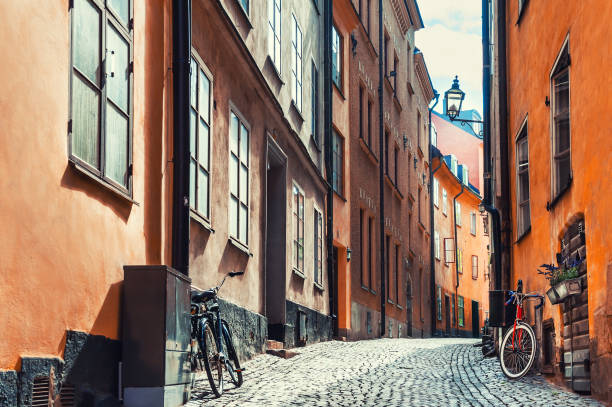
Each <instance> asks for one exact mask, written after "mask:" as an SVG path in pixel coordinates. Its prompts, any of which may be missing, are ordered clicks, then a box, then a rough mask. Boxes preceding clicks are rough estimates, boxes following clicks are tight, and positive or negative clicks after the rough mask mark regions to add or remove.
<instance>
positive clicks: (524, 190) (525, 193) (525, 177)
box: [519, 173, 529, 202]
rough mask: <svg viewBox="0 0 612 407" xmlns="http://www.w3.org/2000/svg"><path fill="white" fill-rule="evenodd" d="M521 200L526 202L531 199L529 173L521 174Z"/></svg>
mask: <svg viewBox="0 0 612 407" xmlns="http://www.w3.org/2000/svg"><path fill="white" fill-rule="evenodd" d="M519 194H520V195H519V201H520V202H525V201H527V200H528V199H529V174H528V173H525V174H521V175H520V176H519Z"/></svg>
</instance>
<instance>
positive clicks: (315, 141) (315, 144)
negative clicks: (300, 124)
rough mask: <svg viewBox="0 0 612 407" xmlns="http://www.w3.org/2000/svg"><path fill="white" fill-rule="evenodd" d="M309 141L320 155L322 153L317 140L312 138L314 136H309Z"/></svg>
mask: <svg viewBox="0 0 612 407" xmlns="http://www.w3.org/2000/svg"><path fill="white" fill-rule="evenodd" d="M310 140H311V141H312V144H314V146H315V148H316V149H317V151H318V152H319V153H320V152H321V151H322V150H321V145H320V144H319V140H318V139H317V138H316V137H315V136H314V134H311V135H310Z"/></svg>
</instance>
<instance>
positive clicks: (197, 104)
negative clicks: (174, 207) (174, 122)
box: [189, 57, 212, 220]
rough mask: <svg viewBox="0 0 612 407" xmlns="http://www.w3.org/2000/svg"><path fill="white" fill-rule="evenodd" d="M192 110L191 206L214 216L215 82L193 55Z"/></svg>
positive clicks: (204, 215)
mask: <svg viewBox="0 0 612 407" xmlns="http://www.w3.org/2000/svg"><path fill="white" fill-rule="evenodd" d="M189 98H190V101H191V108H190V109H189V120H190V123H189V134H190V136H189V152H190V156H191V160H190V164H189V206H190V207H191V209H192V210H193V211H195V212H196V213H197V214H198V215H200V216H201V217H203V218H204V219H206V220H208V219H209V218H210V201H209V196H210V132H211V129H210V127H211V112H210V106H211V100H212V81H211V79H210V76H209V74H208V71H204V69H203V64H201V63H199V59H198V60H196V58H195V57H192V58H191V79H190V97H189Z"/></svg>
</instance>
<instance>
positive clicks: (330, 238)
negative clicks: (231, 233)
mask: <svg viewBox="0 0 612 407" xmlns="http://www.w3.org/2000/svg"><path fill="white" fill-rule="evenodd" d="M332 18H333V0H325V10H324V17H323V19H324V20H323V21H324V24H323V25H324V33H323V40H324V41H325V44H324V51H323V66H324V67H325V68H324V70H323V82H324V100H323V109H324V117H323V120H324V122H325V123H324V127H325V128H324V133H325V134H324V136H325V172H326V175H327V236H326V238H327V241H326V244H327V277H328V278H327V286H328V287H327V288H328V290H329V315H330V316H331V318H332V321H331V322H332V326H331V335H330V337H331V336H333V333H334V330H335V324H336V320H337V318H338V317H337V315H336V304H335V301H334V288H335V287H334V285H335V279H336V277H337V276H335V275H334V271H335V270H334V191H333V188H332V184H331V174H332V83H331V77H332V76H331V73H332V72H331V70H332V66H331V59H332V50H331V31H332V21H333V20H332Z"/></svg>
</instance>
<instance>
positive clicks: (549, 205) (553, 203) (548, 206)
mask: <svg viewBox="0 0 612 407" xmlns="http://www.w3.org/2000/svg"><path fill="white" fill-rule="evenodd" d="M573 180H574V177H572V176H570V179H569V182H568V183H567V185H566V186H565V187H563V188H562V189H560V190H559V192H558V193H557V195H555V197H554V198H553V199H552V200H551V201H550V202H546V211H548V212H550V211H552V210H553V209H554V208H555V206H556V205H557V203H558V202H559V201H560V200H561V199H562V198H563V197H564V196H565V193H566V192H567V191H569V189H570V187H571V186H572V183H573Z"/></svg>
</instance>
